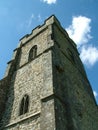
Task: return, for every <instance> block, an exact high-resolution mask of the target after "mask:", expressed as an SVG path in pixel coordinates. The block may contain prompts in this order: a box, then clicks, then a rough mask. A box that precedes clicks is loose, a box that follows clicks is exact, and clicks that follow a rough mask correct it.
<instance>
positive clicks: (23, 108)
mask: <svg viewBox="0 0 98 130" xmlns="http://www.w3.org/2000/svg"><path fill="white" fill-rule="evenodd" d="M28 107H29V96H28V95H24V97H23V98H22V100H21V104H20V112H19V115H23V114H25V113H27V112H28Z"/></svg>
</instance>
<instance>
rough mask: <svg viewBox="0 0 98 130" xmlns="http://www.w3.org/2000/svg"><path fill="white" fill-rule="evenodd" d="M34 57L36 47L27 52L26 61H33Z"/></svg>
mask: <svg viewBox="0 0 98 130" xmlns="http://www.w3.org/2000/svg"><path fill="white" fill-rule="evenodd" d="M36 56H37V45H35V46H33V47H32V48H31V50H30V51H29V58H28V61H31V60H33V59H35V57H36Z"/></svg>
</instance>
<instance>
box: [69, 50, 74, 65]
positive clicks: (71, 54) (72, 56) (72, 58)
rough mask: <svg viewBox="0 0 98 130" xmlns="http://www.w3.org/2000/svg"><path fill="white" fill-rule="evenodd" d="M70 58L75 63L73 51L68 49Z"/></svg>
mask: <svg viewBox="0 0 98 130" xmlns="http://www.w3.org/2000/svg"><path fill="white" fill-rule="evenodd" d="M68 56H69V59H70V61H71V62H73V63H75V58H74V55H73V53H72V51H70V50H69V49H68Z"/></svg>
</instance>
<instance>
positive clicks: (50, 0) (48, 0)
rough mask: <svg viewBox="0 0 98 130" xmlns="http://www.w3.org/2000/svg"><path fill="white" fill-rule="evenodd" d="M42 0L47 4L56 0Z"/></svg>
mask: <svg viewBox="0 0 98 130" xmlns="http://www.w3.org/2000/svg"><path fill="white" fill-rule="evenodd" d="M41 1H43V2H46V3H47V4H55V3H56V1H57V0H41Z"/></svg>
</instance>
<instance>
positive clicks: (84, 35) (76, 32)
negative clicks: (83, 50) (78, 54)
mask: <svg viewBox="0 0 98 130" xmlns="http://www.w3.org/2000/svg"><path fill="white" fill-rule="evenodd" d="M90 23H91V19H90V18H87V17H85V16H78V17H73V19H72V24H71V25H70V26H69V27H68V28H66V30H67V32H68V34H69V36H70V37H71V38H72V39H73V40H74V41H75V43H76V44H77V45H78V47H80V46H81V45H83V44H85V43H87V42H88V41H89V39H90V38H91V35H90V31H91V27H90Z"/></svg>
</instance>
